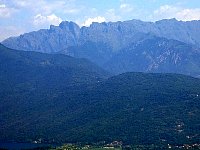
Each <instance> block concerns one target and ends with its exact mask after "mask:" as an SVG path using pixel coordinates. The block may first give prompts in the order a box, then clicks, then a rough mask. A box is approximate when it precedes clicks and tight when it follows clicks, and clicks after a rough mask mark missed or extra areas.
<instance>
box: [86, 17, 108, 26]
mask: <svg viewBox="0 0 200 150" xmlns="http://www.w3.org/2000/svg"><path fill="white" fill-rule="evenodd" d="M105 21H106V19H105V18H104V17H101V16H98V17H95V18H88V19H87V20H86V21H85V22H84V23H83V24H82V26H86V27H88V26H90V25H91V24H92V23H93V22H98V23H101V22H105Z"/></svg>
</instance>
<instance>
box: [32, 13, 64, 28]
mask: <svg viewBox="0 0 200 150" xmlns="http://www.w3.org/2000/svg"><path fill="white" fill-rule="evenodd" d="M60 22H62V19H61V18H60V17H58V16H56V15H55V14H51V15H47V16H43V15H41V14H38V15H36V16H34V20H33V24H34V25H35V26H43V25H58V24H59V23H60Z"/></svg>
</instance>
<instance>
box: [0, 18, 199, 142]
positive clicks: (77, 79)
mask: <svg viewBox="0 0 200 150" xmlns="http://www.w3.org/2000/svg"><path fill="white" fill-rule="evenodd" d="M199 29H200V21H190V22H183V21H177V20H175V19H170V20H161V21H157V22H155V23H153V22H143V21H139V20H131V21H124V22H108V23H105V22H104V23H93V24H92V25H90V27H81V28H80V27H79V26H78V25H77V24H75V23H73V22H67V21H65V22H62V23H61V24H60V25H59V26H53V25H51V26H50V29H41V30H39V31H34V32H30V33H26V34H23V35H20V36H19V37H11V38H9V39H6V40H5V41H3V42H2V44H0V104H1V105H0V133H1V134H0V141H6V142H7V141H15V142H33V141H40V142H48V143H53V142H56V143H79V142H80V143H98V142H103V141H105V142H106V143H109V142H112V141H122V142H123V143H124V144H125V145H126V144H133V145H151V144H155V145H158V146H160V145H165V146H168V144H172V145H184V144H196V143H197V144H199V141H200V132H199V129H200V109H199V106H200V79H199V78H196V77H200V59H199V58H200V36H199V35H200V30H199Z"/></svg>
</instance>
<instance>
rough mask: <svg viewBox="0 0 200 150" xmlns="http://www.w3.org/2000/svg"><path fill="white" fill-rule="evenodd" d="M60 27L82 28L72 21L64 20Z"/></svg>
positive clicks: (66, 28)
mask: <svg viewBox="0 0 200 150" xmlns="http://www.w3.org/2000/svg"><path fill="white" fill-rule="evenodd" d="M59 27H60V28H61V29H65V30H74V29H80V27H79V26H78V25H77V24H76V23H74V22H72V21H63V22H61V23H60V24H59Z"/></svg>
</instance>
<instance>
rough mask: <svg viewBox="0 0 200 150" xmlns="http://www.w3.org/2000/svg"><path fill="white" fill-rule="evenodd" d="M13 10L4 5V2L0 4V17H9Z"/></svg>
mask: <svg viewBox="0 0 200 150" xmlns="http://www.w3.org/2000/svg"><path fill="white" fill-rule="evenodd" d="M14 11H15V10H14V9H13V8H8V7H6V5H5V4H0V18H9V17H10V16H11V14H12V13H13V12H14Z"/></svg>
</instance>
